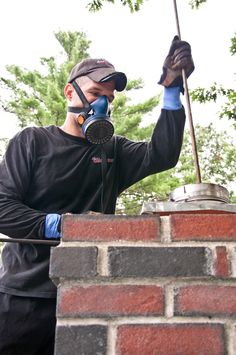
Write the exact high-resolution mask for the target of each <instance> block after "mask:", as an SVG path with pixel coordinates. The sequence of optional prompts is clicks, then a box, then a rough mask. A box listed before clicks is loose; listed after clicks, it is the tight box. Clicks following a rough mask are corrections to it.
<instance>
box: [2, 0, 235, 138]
mask: <svg viewBox="0 0 236 355" xmlns="http://www.w3.org/2000/svg"><path fill="white" fill-rule="evenodd" d="M88 2H89V0H70V1H58V0H34V1H32V0H21V1H18V0H7V1H1V2H0V13H1V21H0V38H1V42H0V43H1V44H0V46H1V55H0V75H1V76H2V75H4V74H5V66H6V65H7V64H15V65H19V66H21V67H23V68H27V69H36V68H38V67H39V59H40V57H49V56H59V54H60V49H61V48H60V46H59V45H58V43H57V41H56V39H55V36H54V33H55V32H57V31H59V30H62V31H83V32H85V33H86V35H87V38H88V39H89V40H90V41H91V42H92V43H91V46H90V50H89V52H90V55H91V57H99V58H100V57H103V58H106V59H107V60H109V61H111V62H112V63H113V64H114V65H115V67H116V69H117V70H119V71H124V72H125V73H126V75H127V76H128V78H129V79H136V78H139V77H141V78H142V79H143V80H144V83H145V87H144V89H143V90H141V91H140V92H139V93H138V94H137V100H143V99H146V98H148V97H150V96H151V95H155V94H157V93H160V92H161V91H162V88H161V87H160V86H159V85H157V81H158V80H159V77H160V75H161V71H162V69H161V68H162V64H163V61H164V59H165V57H166V55H167V52H168V50H169V47H170V43H171V40H172V38H173V37H174V35H175V34H176V33H177V30H176V22H175V15H174V6H173V0H147V1H145V3H144V5H143V6H142V7H141V10H140V11H139V12H138V13H134V14H131V13H130V11H129V9H128V8H127V7H124V6H122V5H121V4H120V1H118V0H116V3H117V4H116V5H112V4H106V5H104V7H103V9H102V10H101V11H99V12H97V13H90V12H89V11H88V9H87V8H86V5H87V4H88ZM188 2H189V1H188V0H177V5H178V14H179V21H180V30H181V37H182V39H184V40H186V41H188V42H189V43H190V44H191V47H192V54H193V58H194V62H195V71H194V72H193V74H192V75H191V77H190V78H189V79H188V86H189V89H193V88H196V87H198V86H202V87H208V86H210V85H211V84H213V83H214V82H217V83H219V84H222V85H224V86H227V87H232V88H235V76H234V75H233V73H234V72H235V68H236V65H235V64H236V63H235V62H236V61H235V56H234V57H233V56H231V55H230V53H229V46H230V38H232V37H233V35H234V32H235V30H236V26H235V13H236V1H235V0H224V1H223V0H208V1H207V3H206V4H203V5H202V6H201V7H200V9H199V10H192V9H191V8H190V6H189V5H188ZM1 94H4V93H1ZM182 101H183V104H184V105H185V99H184V98H183V99H182ZM185 106H186V105H185ZM218 109H219V107H217V106H216V105H215V104H209V105H199V104H198V105H197V104H192V113H193V120H194V124H195V123H200V124H206V122H208V121H209V120H215V122H216V125H217V124H219V125H222V122H220V121H219V119H218V118H217V115H216V112H217V110H218ZM155 118H156V117H155ZM18 130H19V128H18V127H17V124H16V121H15V119H14V117H13V115H10V114H6V113H4V112H2V111H0V137H11V136H12V135H13V134H15V133H16V132H17V131H18ZM229 130H230V128H229Z"/></svg>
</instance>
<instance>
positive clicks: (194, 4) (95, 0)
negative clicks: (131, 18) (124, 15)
mask: <svg viewBox="0 0 236 355" xmlns="http://www.w3.org/2000/svg"><path fill="white" fill-rule="evenodd" d="M144 1H145V0H120V3H121V4H122V5H124V6H127V7H128V8H129V10H130V12H136V11H139V10H140V7H141V5H143V3H144ZM146 1H148V0H146ZM206 1H207V0H190V1H189V5H190V6H191V8H192V9H198V8H199V6H200V5H201V4H203V3H204V2H206ZM104 3H112V4H115V0H92V1H91V2H89V3H88V5H87V7H88V9H89V11H91V12H96V11H99V10H101V9H102V7H103V5H104Z"/></svg>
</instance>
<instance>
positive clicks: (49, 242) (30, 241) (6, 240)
mask: <svg viewBox="0 0 236 355" xmlns="http://www.w3.org/2000/svg"><path fill="white" fill-rule="evenodd" d="M0 242H4V243H20V244H41V245H48V246H57V245H59V244H60V242H59V241H57V240H41V239H23V238H7V237H6V238H0Z"/></svg>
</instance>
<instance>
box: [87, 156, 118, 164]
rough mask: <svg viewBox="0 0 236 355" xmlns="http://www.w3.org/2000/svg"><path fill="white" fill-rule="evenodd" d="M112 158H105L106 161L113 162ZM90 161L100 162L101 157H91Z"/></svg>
mask: <svg viewBox="0 0 236 355" xmlns="http://www.w3.org/2000/svg"><path fill="white" fill-rule="evenodd" d="M113 161H114V159H113V158H107V162H108V163H113ZM92 162H93V163H94V164H101V162H102V159H101V158H100V157H92Z"/></svg>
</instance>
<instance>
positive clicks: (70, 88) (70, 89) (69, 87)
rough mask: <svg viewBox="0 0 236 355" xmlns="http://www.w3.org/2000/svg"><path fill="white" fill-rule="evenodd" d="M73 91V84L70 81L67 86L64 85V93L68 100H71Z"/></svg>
mask: <svg viewBox="0 0 236 355" xmlns="http://www.w3.org/2000/svg"><path fill="white" fill-rule="evenodd" d="M73 92H74V88H73V86H72V85H71V84H70V83H68V84H66V86H65V87H64V95H65V98H66V99H67V100H69V101H71V100H72V97H73Z"/></svg>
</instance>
